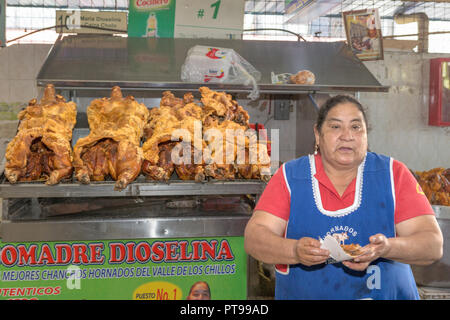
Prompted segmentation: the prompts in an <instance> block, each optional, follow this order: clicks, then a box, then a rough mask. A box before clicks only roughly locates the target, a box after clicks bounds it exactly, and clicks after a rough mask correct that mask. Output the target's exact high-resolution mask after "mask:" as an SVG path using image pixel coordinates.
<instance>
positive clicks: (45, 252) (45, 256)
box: [37, 244, 55, 265]
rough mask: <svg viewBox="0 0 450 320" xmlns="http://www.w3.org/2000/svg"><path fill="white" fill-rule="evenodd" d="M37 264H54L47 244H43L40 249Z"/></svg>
mask: <svg viewBox="0 0 450 320" xmlns="http://www.w3.org/2000/svg"><path fill="white" fill-rule="evenodd" d="M37 263H38V264H46V265H50V264H55V260H54V259H53V254H52V251H51V250H50V247H49V246H48V244H43V245H42V248H41V255H40V256H39V260H38V262H37Z"/></svg>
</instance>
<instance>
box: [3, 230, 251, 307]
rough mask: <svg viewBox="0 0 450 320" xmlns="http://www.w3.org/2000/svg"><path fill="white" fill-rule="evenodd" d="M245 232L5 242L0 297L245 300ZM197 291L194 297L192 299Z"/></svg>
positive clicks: (39, 298)
mask: <svg viewBox="0 0 450 320" xmlns="http://www.w3.org/2000/svg"><path fill="white" fill-rule="evenodd" d="M243 248H244V239H243V237H226V238H222V237H215V238H201V239H194V238H187V239H135V240H109V241H74V242H36V243H30V242H26V243H1V244H0V258H1V265H0V281H1V285H0V299H2V300H7V299H38V300H45V299H46V300H81V299H87V300H94V299H95V300H108V299H115V300H185V299H188V296H189V293H190V291H191V290H192V289H194V291H195V288H196V286H198V285H199V284H200V285H202V286H203V288H207V287H209V290H208V291H209V292H208V295H207V296H209V297H210V299H246V295H247V256H246V254H245V252H244V249H243ZM192 296H193V294H191V295H190V298H191V297H192Z"/></svg>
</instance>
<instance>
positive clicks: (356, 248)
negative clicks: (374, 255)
mask: <svg viewBox="0 0 450 320" xmlns="http://www.w3.org/2000/svg"><path fill="white" fill-rule="evenodd" d="M341 248H342V249H343V250H344V251H345V253H347V254H348V255H350V256H352V257H357V256H359V255H361V254H362V251H361V249H362V247H361V246H360V245H359V244H357V243H352V244H341Z"/></svg>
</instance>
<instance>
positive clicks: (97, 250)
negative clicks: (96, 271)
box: [89, 243, 105, 263]
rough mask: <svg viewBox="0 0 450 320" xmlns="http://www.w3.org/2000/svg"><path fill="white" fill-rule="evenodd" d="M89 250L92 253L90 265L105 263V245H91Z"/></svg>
mask: <svg viewBox="0 0 450 320" xmlns="http://www.w3.org/2000/svg"><path fill="white" fill-rule="evenodd" d="M89 250H90V251H91V260H90V261H89V262H90V263H103V261H104V260H105V257H104V256H103V255H102V251H103V243H90V244H89Z"/></svg>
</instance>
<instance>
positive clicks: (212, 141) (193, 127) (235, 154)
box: [142, 87, 270, 181]
mask: <svg viewBox="0 0 450 320" xmlns="http://www.w3.org/2000/svg"><path fill="white" fill-rule="evenodd" d="M199 90H200V93H201V99H200V102H195V101H194V98H193V96H192V94H191V93H188V94H185V95H184V97H183V98H182V99H181V98H177V97H175V96H174V95H173V94H172V93H171V92H169V91H166V92H164V93H163V97H162V99H161V102H160V106H159V107H158V108H153V109H151V110H150V121H149V122H148V124H147V126H146V129H145V132H146V134H145V139H146V140H145V142H144V144H143V147H142V148H143V151H144V158H145V160H144V165H143V170H142V172H143V173H144V174H145V175H146V176H147V178H149V179H153V180H168V179H169V178H170V177H171V175H172V172H173V171H174V170H175V171H176V172H177V174H178V177H179V178H180V179H183V180H196V181H201V180H204V179H205V178H207V177H210V178H213V179H219V180H232V179H236V178H244V179H263V180H266V179H268V178H269V177H270V159H269V156H268V152H267V147H266V145H265V144H264V143H259V141H257V139H256V132H254V131H253V130H250V128H249V124H248V121H249V115H248V113H247V112H246V111H245V110H244V108H242V106H240V105H239V104H238V103H237V102H236V101H235V100H233V99H232V97H231V95H229V94H226V93H225V92H216V91H212V90H210V89H209V88H207V87H201V88H200V89H199Z"/></svg>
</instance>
